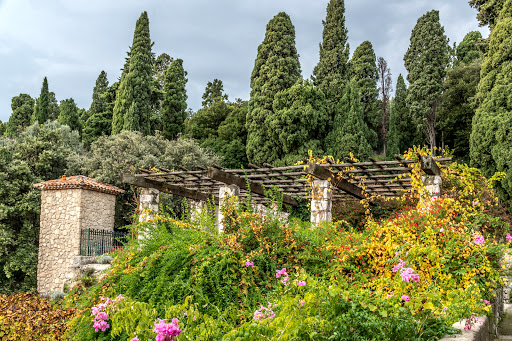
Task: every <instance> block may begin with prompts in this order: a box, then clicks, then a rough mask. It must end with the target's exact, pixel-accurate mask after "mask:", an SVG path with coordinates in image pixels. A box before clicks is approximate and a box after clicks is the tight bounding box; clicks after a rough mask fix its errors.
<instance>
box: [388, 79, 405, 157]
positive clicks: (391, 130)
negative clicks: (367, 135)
mask: <svg viewBox="0 0 512 341" xmlns="http://www.w3.org/2000/svg"><path fill="white" fill-rule="evenodd" d="M402 79H403V78H402ZM398 119H399V112H398V111H397V110H396V107H395V105H394V100H392V101H391V109H390V111H389V126H388V141H387V148H386V158H388V159H392V158H393V156H394V155H395V154H400V131H399V126H398V124H399V122H398Z"/></svg>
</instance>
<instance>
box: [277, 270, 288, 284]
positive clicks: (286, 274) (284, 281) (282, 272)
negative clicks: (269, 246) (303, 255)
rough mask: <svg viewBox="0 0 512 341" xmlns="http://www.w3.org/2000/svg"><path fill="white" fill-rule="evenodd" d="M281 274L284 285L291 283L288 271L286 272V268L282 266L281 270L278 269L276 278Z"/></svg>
mask: <svg viewBox="0 0 512 341" xmlns="http://www.w3.org/2000/svg"><path fill="white" fill-rule="evenodd" d="M281 276H283V278H282V279H281V283H283V284H284V285H288V284H290V283H288V281H289V280H290V278H289V277H288V273H287V272H286V268H282V269H281V270H276V278H279V277H281Z"/></svg>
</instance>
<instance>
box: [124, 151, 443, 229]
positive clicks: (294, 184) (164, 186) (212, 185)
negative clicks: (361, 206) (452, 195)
mask: <svg viewBox="0 0 512 341" xmlns="http://www.w3.org/2000/svg"><path fill="white" fill-rule="evenodd" d="M449 161H451V158H437V159H434V158H432V157H425V156H419V155H418V157H417V159H415V160H404V159H402V158H400V157H399V156H395V160H392V161H376V160H374V159H372V158H370V160H369V161H365V162H354V161H352V160H350V159H345V162H344V163H325V164H318V163H311V162H309V163H305V164H302V165H295V166H286V167H274V166H272V165H270V164H263V165H262V166H256V165H252V164H249V167H248V168H247V169H225V168H222V167H219V166H217V165H213V166H211V167H208V168H203V167H198V166H197V167H195V169H193V170H188V169H184V168H181V167H180V168H179V170H168V169H162V168H153V169H151V170H148V169H141V170H140V173H139V174H124V175H123V178H122V181H123V182H124V183H126V184H130V185H133V186H138V187H141V188H143V189H146V190H145V191H143V193H142V196H141V208H144V207H145V208H147V207H150V205H149V204H147V202H150V201H152V202H153V206H152V207H153V209H154V208H155V205H154V203H155V199H154V198H152V197H151V195H152V196H154V195H156V194H158V193H159V192H166V193H170V194H173V195H178V196H181V197H185V198H188V199H190V200H191V201H192V202H196V203H197V202H199V203H201V202H203V203H204V202H208V201H210V202H211V201H214V202H215V204H216V205H219V203H220V202H221V201H222V199H223V197H224V196H225V195H228V194H229V195H231V194H234V195H236V196H239V197H240V199H245V198H247V196H249V195H250V198H251V202H252V203H253V204H254V205H264V204H266V203H268V202H269V199H268V197H267V196H266V194H267V193H266V192H267V190H268V189H269V188H274V189H277V190H278V191H279V192H280V194H281V195H282V198H283V203H285V204H288V205H292V206H296V205H298V200H297V199H299V198H302V199H307V200H312V205H311V208H312V221H315V222H319V221H323V220H330V207H331V203H332V201H338V200H347V199H358V200H360V199H364V198H367V197H368V196H375V195H379V196H386V197H393V196H400V195H402V194H404V193H405V192H406V191H408V190H410V189H411V187H412V185H411V171H412V167H411V166H412V164H414V163H419V164H420V168H421V170H422V171H423V173H424V175H425V179H424V181H426V184H427V185H428V186H430V187H432V185H434V184H436V186H437V187H438V189H434V190H432V191H431V192H432V193H434V192H439V191H440V168H442V167H445V166H446V164H447V162H449ZM312 184H314V185H313V187H317V188H319V189H320V191H318V193H320V195H319V197H316V198H315V195H312ZM428 186H427V187H428ZM326 189H327V191H326ZM149 190H150V191H149ZM150 192H151V193H153V194H151V193H150ZM325 201H327V202H325ZM145 203H146V204H145ZM313 203H314V205H313ZM156 207H158V206H156ZM315 210H316V211H329V212H321V213H320V216H319V217H316V218H313V214H316V215H317V216H318V214H319V213H318V212H316V213H314V212H313V211H315Z"/></svg>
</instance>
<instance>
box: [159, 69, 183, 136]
mask: <svg viewBox="0 0 512 341" xmlns="http://www.w3.org/2000/svg"><path fill="white" fill-rule="evenodd" d="M186 76H187V72H186V71H185V70H184V69H183V60H181V59H176V60H173V61H172V63H171V65H170V66H169V68H168V69H167V71H166V72H165V85H164V100H163V103H162V110H161V117H162V123H163V131H162V135H163V136H164V137H165V138H167V139H169V140H170V139H174V138H176V136H178V134H179V133H181V132H183V129H184V127H183V123H184V122H185V119H186V118H187V90H186V89H185V85H186V84H187V78H186Z"/></svg>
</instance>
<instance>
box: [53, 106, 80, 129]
mask: <svg viewBox="0 0 512 341" xmlns="http://www.w3.org/2000/svg"><path fill="white" fill-rule="evenodd" d="M78 111H79V110H78V107H77V106H76V104H75V100H74V99H73V98H69V99H65V100H63V101H61V102H60V115H59V118H58V121H59V123H60V124H62V125H67V126H68V127H70V128H71V130H76V131H78V132H79V133H81V132H82V127H81V124H80V116H79V113H78Z"/></svg>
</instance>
